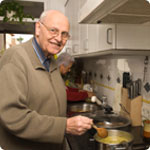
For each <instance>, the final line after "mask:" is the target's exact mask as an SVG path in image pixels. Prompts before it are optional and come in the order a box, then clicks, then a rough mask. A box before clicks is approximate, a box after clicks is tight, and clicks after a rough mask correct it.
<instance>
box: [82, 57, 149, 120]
mask: <svg viewBox="0 0 150 150" xmlns="http://www.w3.org/2000/svg"><path fill="white" fill-rule="evenodd" d="M148 58H149V59H150V56H149V57H148ZM144 60H145V56H117V55H114V56H100V57H92V58H84V59H83V62H84V70H85V71H86V72H87V73H89V72H92V76H91V78H92V80H93V88H94V90H95V91H96V93H97V94H98V96H100V97H101V96H103V95H106V96H107V99H108V103H109V105H111V106H113V107H114V108H116V106H114V105H115V104H116V103H119V102H120V99H121V88H122V81H123V72H130V74H131V76H132V77H131V78H132V80H133V81H134V80H137V79H138V78H140V79H141V80H142V90H141V93H142V96H143V106H142V115H144V116H146V117H149V119H150V91H149V90H148V91H146V89H145V88H144V86H145V84H146V83H147V84H148V85H149V83H150V61H149V62H148V65H147V72H145V80H144V66H145V65H144ZM143 80H144V81H143ZM135 107H136V106H135ZM116 109H118V108H116ZM117 111H118V110H117Z"/></svg>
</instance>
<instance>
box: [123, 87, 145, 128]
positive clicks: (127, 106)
mask: <svg viewBox="0 0 150 150" xmlns="http://www.w3.org/2000/svg"><path fill="white" fill-rule="evenodd" d="M121 105H122V107H121V113H124V114H126V115H127V116H128V117H129V118H130V119H131V124H132V126H141V125H142V115H141V113H142V111H141V110H142V96H141V95H140V96H138V97H135V98H134V99H129V98H128V89H126V88H122V95H121ZM127 112H128V113H127Z"/></svg>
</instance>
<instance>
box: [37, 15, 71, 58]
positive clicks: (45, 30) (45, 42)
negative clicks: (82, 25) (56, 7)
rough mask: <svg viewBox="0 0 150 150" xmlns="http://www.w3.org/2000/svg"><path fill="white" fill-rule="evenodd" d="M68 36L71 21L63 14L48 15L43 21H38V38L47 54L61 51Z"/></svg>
mask: <svg viewBox="0 0 150 150" xmlns="http://www.w3.org/2000/svg"><path fill="white" fill-rule="evenodd" d="M67 35H68V36H67ZM68 38H69V23H68V20H67V19H66V18H65V17H63V16H59V15H58V16H51V17H49V18H48V17H47V18H46V19H44V20H43V21H40V22H37V23H36V39H37V42H38V44H39V45H40V47H41V48H42V50H43V52H44V54H45V56H48V55H49V54H52V55H54V54H57V53H59V52H60V51H61V50H62V49H63V47H64V46H65V44H66V42H67V40H68Z"/></svg>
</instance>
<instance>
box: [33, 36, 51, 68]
mask: <svg viewBox="0 0 150 150" xmlns="http://www.w3.org/2000/svg"><path fill="white" fill-rule="evenodd" d="M32 44H33V47H34V50H35V53H36V54H37V56H38V58H39V60H40V62H41V63H42V65H43V66H45V68H46V69H47V70H48V71H49V66H50V59H49V58H47V57H45V55H44V53H43V51H42V49H41V47H40V46H39V44H38V43H37V41H36V38H35V37H34V38H33V41H32Z"/></svg>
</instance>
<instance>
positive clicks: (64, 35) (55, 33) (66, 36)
mask: <svg viewBox="0 0 150 150" xmlns="http://www.w3.org/2000/svg"><path fill="white" fill-rule="evenodd" d="M40 24H42V25H43V26H44V27H45V28H46V29H47V30H48V31H49V33H50V34H51V35H52V36H53V37H56V36H58V35H59V30H58V29H56V28H48V27H47V26H46V25H45V24H44V23H42V22H40ZM61 38H62V39H63V40H68V39H69V38H70V35H69V33H68V32H65V31H64V32H61Z"/></svg>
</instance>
